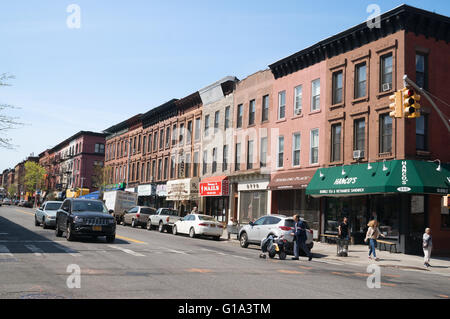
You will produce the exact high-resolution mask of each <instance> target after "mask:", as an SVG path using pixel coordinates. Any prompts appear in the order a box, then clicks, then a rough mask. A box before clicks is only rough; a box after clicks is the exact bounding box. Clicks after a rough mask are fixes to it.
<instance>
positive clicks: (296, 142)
mask: <svg viewBox="0 0 450 319" xmlns="http://www.w3.org/2000/svg"><path fill="white" fill-rule="evenodd" d="M309 138H310V144H309V145H310V149H309V164H310V165H316V164H318V163H319V129H318V128H316V129H313V130H311V131H310V135H309ZM284 149H285V147H284V136H278V140H277V157H276V161H277V168H283V167H284V154H285V153H284ZM300 151H301V134H300V133H299V132H297V133H294V134H292V166H293V167H299V166H300Z"/></svg>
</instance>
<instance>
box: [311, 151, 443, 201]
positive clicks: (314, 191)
mask: <svg viewBox="0 0 450 319" xmlns="http://www.w3.org/2000/svg"><path fill="white" fill-rule="evenodd" d="M438 167H439V168H440V170H438ZM449 188H450V166H449V165H440V166H438V163H436V162H426V161H416V160H394V161H386V162H377V163H370V164H354V165H346V166H337V167H329V168H320V169H318V170H317V172H316V173H315V175H314V177H313V178H312V180H311V182H310V183H309V185H308V187H307V188H306V194H307V195H312V196H314V197H320V196H352V195H364V194H381V193H411V194H442V195H447V194H448V193H449Z"/></svg>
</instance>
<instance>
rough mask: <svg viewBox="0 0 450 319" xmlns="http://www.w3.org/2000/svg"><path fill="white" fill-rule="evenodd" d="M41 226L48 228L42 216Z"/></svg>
mask: <svg viewBox="0 0 450 319" xmlns="http://www.w3.org/2000/svg"><path fill="white" fill-rule="evenodd" d="M42 228H44V229H48V226H47V224H46V223H45V217H43V218H42Z"/></svg>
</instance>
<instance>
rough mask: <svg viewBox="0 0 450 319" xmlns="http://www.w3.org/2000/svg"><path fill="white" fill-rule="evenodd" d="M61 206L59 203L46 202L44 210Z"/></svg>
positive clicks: (56, 208)
mask: <svg viewBox="0 0 450 319" xmlns="http://www.w3.org/2000/svg"><path fill="white" fill-rule="evenodd" d="M60 207H61V203H47V206H45V210H58V209H59V208H60Z"/></svg>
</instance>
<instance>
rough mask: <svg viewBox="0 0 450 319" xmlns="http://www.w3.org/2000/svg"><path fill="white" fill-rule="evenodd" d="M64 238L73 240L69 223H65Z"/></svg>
mask: <svg viewBox="0 0 450 319" xmlns="http://www.w3.org/2000/svg"><path fill="white" fill-rule="evenodd" d="M66 239H67V241H73V239H74V236H73V233H72V227H70V224H67V229H66Z"/></svg>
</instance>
